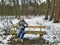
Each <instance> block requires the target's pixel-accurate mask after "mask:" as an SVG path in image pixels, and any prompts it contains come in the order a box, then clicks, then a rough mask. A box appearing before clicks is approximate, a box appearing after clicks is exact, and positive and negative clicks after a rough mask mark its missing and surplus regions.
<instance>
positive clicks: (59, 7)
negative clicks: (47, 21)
mask: <svg viewBox="0 0 60 45" xmlns="http://www.w3.org/2000/svg"><path fill="white" fill-rule="evenodd" d="M59 19H60V0H57V10H56V15H55V20H54V23H58V22H59Z"/></svg>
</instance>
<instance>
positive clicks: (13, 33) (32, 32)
mask: <svg viewBox="0 0 60 45" xmlns="http://www.w3.org/2000/svg"><path fill="white" fill-rule="evenodd" d="M14 28H16V26H14ZM27 28H39V29H40V31H29V30H28V31H26V34H39V35H40V45H43V44H42V43H43V39H42V36H43V35H44V34H47V33H46V32H45V31H42V30H41V29H42V28H46V27H45V26H28V27H27ZM8 33H9V34H12V35H16V34H17V33H16V31H15V30H14V31H10V32H8Z"/></svg>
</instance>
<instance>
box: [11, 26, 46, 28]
mask: <svg viewBox="0 0 60 45" xmlns="http://www.w3.org/2000/svg"><path fill="white" fill-rule="evenodd" d="M12 27H13V28H17V26H12ZM27 28H46V26H28V27H27Z"/></svg>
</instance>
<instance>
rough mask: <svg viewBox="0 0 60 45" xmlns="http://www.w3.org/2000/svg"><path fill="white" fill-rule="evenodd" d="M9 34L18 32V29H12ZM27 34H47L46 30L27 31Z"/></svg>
mask: <svg viewBox="0 0 60 45" xmlns="http://www.w3.org/2000/svg"><path fill="white" fill-rule="evenodd" d="M8 33H9V34H17V33H16V31H10V32H8ZM26 34H47V33H46V32H45V31H26Z"/></svg>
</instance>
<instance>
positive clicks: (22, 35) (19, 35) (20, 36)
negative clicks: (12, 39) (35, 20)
mask: <svg viewBox="0 0 60 45" xmlns="http://www.w3.org/2000/svg"><path fill="white" fill-rule="evenodd" d="M24 35H25V29H21V30H20V31H19V33H18V38H21V39H23V37H24Z"/></svg>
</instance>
